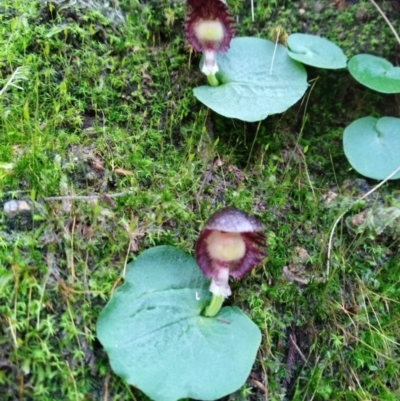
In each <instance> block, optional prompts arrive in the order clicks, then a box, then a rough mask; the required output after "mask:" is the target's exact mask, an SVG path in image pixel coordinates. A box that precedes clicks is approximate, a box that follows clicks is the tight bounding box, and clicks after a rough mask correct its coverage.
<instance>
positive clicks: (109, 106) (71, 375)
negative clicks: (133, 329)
mask: <svg viewBox="0 0 400 401" xmlns="http://www.w3.org/2000/svg"><path fill="white" fill-rule="evenodd" d="M57 3H60V2H57ZM336 3H337V4H336ZM350 3H354V4H350ZM391 3H393V2H389V1H386V2H382V5H383V8H384V10H385V11H386V12H387V13H389V12H390V14H388V15H389V17H390V18H391V20H392V23H393V24H394V25H395V26H398V24H399V15H398V14H396V11H394V10H393V9H391ZM7 4H8V5H4V3H3V5H1V7H0V8H1V12H0V77H1V85H0V88H1V87H2V86H3V84H5V82H6V80H7V78H8V77H9V76H10V75H11V74H12V72H13V71H15V69H16V68H17V67H19V66H27V67H29V73H28V75H27V78H28V79H27V80H26V81H22V82H19V85H20V86H21V87H22V88H23V90H19V89H17V88H10V89H9V90H7V92H6V93H5V94H4V95H3V96H2V97H1V98H0V139H1V140H0V162H1V164H0V183H1V188H0V201H1V202H2V203H5V202H6V201H7V200H10V199H19V200H26V201H28V202H30V204H31V205H32V207H33V215H31V214H28V216H25V217H26V218H23V216H22V217H21V216H16V217H15V218H9V217H7V216H5V215H4V214H1V216H0V233H1V238H0V353H1V356H0V396H1V399H2V400H41V401H47V400H113V401H115V400H130V399H134V400H141V399H145V397H144V396H143V395H142V394H141V393H140V392H139V391H138V390H136V389H134V388H132V387H129V386H128V385H126V384H124V383H123V381H122V380H120V379H119V378H118V377H116V376H115V375H114V374H113V373H112V371H111V370H110V367H109V365H108V361H107V357H106V355H105V353H104V352H103V350H102V348H101V346H100V344H99V343H98V342H97V340H96V337H95V324H96V319H97V317H98V315H99V313H100V311H101V309H102V307H103V306H104V305H105V303H106V302H107V299H108V298H109V297H110V294H111V293H112V291H113V289H114V288H115V287H116V286H117V285H119V283H120V282H121V273H122V271H123V270H124V267H125V265H126V263H127V261H129V260H131V259H132V258H134V257H135V255H136V254H137V253H138V252H140V251H142V250H144V249H146V248H148V247H150V246H154V245H157V244H170V245H174V246H176V247H179V248H181V249H183V250H185V251H187V252H192V250H193V246H194V243H195V241H196V237H197V234H198V232H199V229H200V227H201V226H202V224H203V223H204V221H205V220H206V219H207V218H208V216H209V215H210V214H211V213H212V212H213V211H215V210H216V209H217V208H218V207H221V206H223V205H232V206H236V207H238V208H241V209H243V210H245V211H248V212H253V213H255V214H256V215H258V216H259V217H260V218H261V219H262V221H263V222H264V223H265V226H266V233H267V237H268V252H269V256H268V258H267V260H266V263H265V266H264V267H261V268H259V269H257V270H255V271H254V272H253V273H252V274H251V275H250V276H248V277H247V278H246V279H244V280H243V281H241V282H240V283H236V284H234V285H233V293H234V295H233V297H232V299H231V300H230V302H232V303H235V304H237V305H239V306H241V307H242V308H243V309H244V310H246V311H247V312H248V314H249V315H250V316H251V317H252V319H253V320H254V321H255V322H256V323H257V324H258V325H259V327H260V329H261V330H262V332H263V343H262V347H261V348H260V351H259V355H258V359H257V362H256V364H255V366H254V371H253V373H252V376H251V378H250V379H249V381H248V382H247V384H246V386H245V387H244V388H243V389H242V390H241V391H240V392H238V393H237V394H233V395H232V396H231V397H230V398H231V399H238V400H239V399H240V400H247V399H248V400H256V399H257V400H258V399H264V400H282V399H286V400H380V401H382V400H390V401H392V400H393V401H395V400H398V399H400V392H399V387H400V382H399V380H400V379H399V373H398V372H399V370H400V348H399V347H400V344H399V342H400V335H399V333H400V301H399V299H400V297H399V291H400V290H399V288H400V279H399V277H400V276H399V268H400V260H399V255H398V248H399V240H398V238H393V237H389V236H385V235H380V236H376V235H374V233H373V232H364V233H362V234H356V235H354V234H351V233H349V232H348V230H347V228H346V225H345V224H344V223H343V224H339V227H338V229H337V230H336V232H335V234H334V237H333V248H332V258H331V266H330V271H329V276H328V277H327V276H326V273H327V271H326V270H327V258H326V252H327V247H328V238H329V234H330V232H331V229H332V226H333V223H334V221H335V219H336V218H337V217H338V216H339V214H340V213H341V211H343V208H344V206H340V203H338V206H337V207H330V208H327V207H326V203H325V202H324V201H323V196H324V195H326V194H327V193H328V191H329V190H330V189H332V188H333V187H335V186H336V189H335V191H336V192H337V193H339V194H340V193H341V192H343V191H344V190H342V189H341V187H342V183H343V181H344V180H346V179H354V178H356V177H357V174H356V173H355V172H354V171H352V170H351V169H350V166H349V164H348V163H347V161H346V159H345V157H344V154H343V150H342V144H341V136H342V132H343V128H344V127H345V126H346V125H347V124H349V123H350V122H351V121H352V120H354V119H355V118H359V117H362V116H364V115H369V114H372V115H376V116H379V115H385V114H386V115H393V116H397V115H398V106H397V103H396V101H395V97H394V96H385V97H383V96H381V95H377V94H375V93H372V92H371V91H368V90H367V89H364V88H362V87H361V86H360V85H358V84H356V83H355V82H354V81H353V80H352V79H351V78H350V77H349V75H348V73H347V72H345V71H339V72H338V71H333V72H331V71H330V72H324V71H315V70H312V69H310V70H309V75H310V79H312V78H317V77H318V79H317V80H316V82H315V85H314V86H313V87H312V88H313V89H312V91H311V90H310V91H309V92H308V93H307V95H306V96H307V97H306V99H308V102H301V103H299V104H298V105H296V106H295V107H293V108H292V109H290V110H289V111H288V112H286V113H285V114H283V115H277V116H271V117H269V118H267V119H266V120H265V121H263V122H261V123H260V124H248V123H243V122H240V121H234V120H226V119H224V118H222V117H220V116H216V115H215V114H213V113H212V112H210V111H209V110H206V108H205V107H203V106H202V105H201V104H199V103H198V102H197V101H196V100H195V98H194V97H193V94H192V88H193V87H195V86H197V85H199V84H202V83H203V82H204V77H202V76H201V74H200V73H199V72H198V69H197V63H198V55H196V54H191V53H190V51H189V48H188V47H187V46H186V44H185V41H184V39H183V37H182V33H181V23H182V19H183V9H182V2H181V1H164V0H159V1H149V2H145V3H144V2H143V3H142V2H139V1H136V0H131V1H130V2H129V1H127V2H123V3H122V9H123V11H124V13H125V20H126V22H125V24H123V23H121V21H120V20H118V23H115V24H114V23H112V22H111V21H112V19H113V15H112V13H111V14H110V15H107V14H106V15H104V14H102V13H101V12H100V11H96V10H95V11H93V10H92V11H90V10H84V11H83V10H82V9H79V7H78V6H77V4H79V2H78V3H77V4H75V3H73V2H71V3H67V2H66V3H64V4H63V3H61V5H57V4H56V3H51V2H45V1H43V2H39V1H36V0H15V1H13V2H9V3H7ZM335 4H336V6H335ZM255 5H256V9H255V21H254V22H253V21H251V18H250V7H249V4H248V3H244V2H242V1H239V0H237V1H231V8H232V10H233V12H234V13H235V14H236V15H238V16H239V34H240V35H257V36H261V37H268V36H269V35H270V32H271V30H272V29H273V28H274V27H275V28H276V27H277V26H282V27H284V28H285V29H286V30H287V31H288V32H289V33H291V32H299V31H306V32H310V33H320V34H322V35H324V36H326V37H328V38H329V39H331V40H333V41H335V42H336V43H338V44H339V45H340V46H342V48H343V49H344V51H345V52H346V54H347V55H348V56H351V55H353V54H355V53H358V52H369V53H373V54H377V55H381V56H384V57H387V58H389V59H390V60H391V61H396V57H397V55H398V54H397V50H398V46H397V45H396V41H395V39H394V37H393V35H392V34H391V32H390V30H389V28H388V27H387V26H386V24H384V22H383V20H382V19H381V18H380V17H379V16H378V14H377V12H376V10H375V9H374V8H373V6H372V5H371V4H370V3H369V2H368V1H359V2H345V1H342V2H332V1H320V2H312V1H305V2H302V3H301V2H290V1H283V0H275V1H266V0H262V1H256V2H255ZM304 5H305V6H306V7H304V8H305V13H304V14H303V15H300V14H299V8H300V7H301V6H304ZM342 6H343V8H342ZM321 7H322V8H321ZM360 10H361V11H360ZM114 17H115V18H116V19H117V17H116V16H114ZM370 184H371V185H373V184H374V182H371V183H370ZM398 190H399V185H398V183H396V182H391V183H390V184H386V185H385V186H384V187H383V189H381V190H380V192H379V193H380V194H381V196H380V200H379V202H389V203H391V204H393V203H394V204H396V202H399V196H398ZM117 193H118V194H121V196H119V197H115V198H110V195H112V194H117ZM77 195H79V196H90V195H92V196H93V195H94V196H95V197H94V198H89V199H81V200H80V199H72V198H73V197H75V196H77ZM343 195H344V196H345V195H346V194H345V193H344V194H343ZM51 196H64V197H66V198H65V199H63V200H51V199H48V198H49V197H51ZM71 197H72V198H71ZM397 205H398V203H397ZM304 251H306V257H305V258H304ZM302 255H303V256H302ZM285 266H286V267H287V268H289V267H296V266H301V267H300V271H296V269H295V272H294V273H293V274H294V275H295V276H296V277H297V278H299V277H300V275H305V279H304V280H305V282H308V284H304V283H303V284H301V281H299V280H297V281H296V280H295V282H294V283H292V282H290V281H288V279H287V278H284V276H283V274H282V272H283V270H284V269H285ZM302 277H303V276H302ZM312 277H313V278H312ZM310 278H311V279H310ZM321 278H326V280H325V281H324V280H322V281H321V280H320V279H321ZM301 280H303V278H301ZM221 368H222V369H226V368H229V367H221Z"/></svg>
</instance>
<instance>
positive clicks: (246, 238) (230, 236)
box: [195, 207, 266, 298]
mask: <svg viewBox="0 0 400 401" xmlns="http://www.w3.org/2000/svg"><path fill="white" fill-rule="evenodd" d="M265 248H266V245H265V235H264V227H263V225H262V223H261V222H260V221H259V220H258V219H257V218H256V217H254V216H251V215H249V214H247V213H245V212H242V211H241V210H239V209H235V208H233V207H226V208H224V209H221V210H219V211H217V212H216V213H215V214H213V215H212V216H211V217H210V218H209V220H208V221H207V223H206V225H205V227H204V228H203V230H202V231H201V233H200V236H199V239H198V241H197V244H196V250H195V256H196V261H197V264H198V265H199V267H200V269H201V271H202V272H203V274H204V275H205V276H206V277H207V278H211V286H210V291H211V292H212V293H213V294H215V295H222V296H223V297H225V298H226V297H228V296H229V295H231V289H230V287H229V284H228V279H229V276H232V277H233V278H236V279H239V278H241V277H243V276H244V275H245V274H246V273H248V272H250V271H251V270H252V269H253V268H254V267H255V266H257V265H258V264H260V263H261V262H262V260H263V258H264V257H265V256H266V250H265Z"/></svg>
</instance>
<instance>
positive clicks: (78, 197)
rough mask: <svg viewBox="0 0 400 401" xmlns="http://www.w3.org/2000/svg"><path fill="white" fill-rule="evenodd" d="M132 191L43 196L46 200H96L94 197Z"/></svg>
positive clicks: (115, 195)
mask: <svg viewBox="0 0 400 401" xmlns="http://www.w3.org/2000/svg"><path fill="white" fill-rule="evenodd" d="M132 193H133V191H125V192H118V193H116V194H107V193H104V194H100V195H69V196H48V197H46V198H44V200H46V201H64V200H66V201H69V200H86V201H91V200H96V199H101V198H103V197H105V196H107V197H109V198H119V197H121V196H125V195H130V194H132Z"/></svg>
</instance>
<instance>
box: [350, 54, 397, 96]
mask: <svg viewBox="0 0 400 401" xmlns="http://www.w3.org/2000/svg"><path fill="white" fill-rule="evenodd" d="M348 68H349V72H350V74H351V75H352V76H353V77H354V79H356V80H357V81H358V82H360V83H361V84H363V85H365V86H366V87H367V88H370V89H373V90H375V91H377V92H382V93H400V67H393V64H392V63H391V62H390V61H388V60H386V59H384V58H382V57H377V56H373V55H372V54H357V55H356V56H353V57H352V58H351V59H350V61H349V65H348Z"/></svg>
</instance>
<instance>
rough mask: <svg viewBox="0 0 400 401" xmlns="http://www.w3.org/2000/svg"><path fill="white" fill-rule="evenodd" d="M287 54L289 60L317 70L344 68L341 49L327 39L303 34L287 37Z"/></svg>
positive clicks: (344, 62) (344, 63)
mask: <svg viewBox="0 0 400 401" xmlns="http://www.w3.org/2000/svg"><path fill="white" fill-rule="evenodd" d="M287 44H288V54H289V56H290V57H291V58H293V59H295V60H297V61H300V62H302V63H304V64H307V65H311V66H312V67H317V68H329V69H339V68H346V65H347V57H346V56H345V54H344V53H343V51H342V49H341V48H340V47H339V46H337V45H336V44H335V43H333V42H331V41H330V40H328V39H325V38H321V37H319V36H315V35H308V34H305V33H293V34H292V35H289V37H288V41H287Z"/></svg>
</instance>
